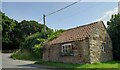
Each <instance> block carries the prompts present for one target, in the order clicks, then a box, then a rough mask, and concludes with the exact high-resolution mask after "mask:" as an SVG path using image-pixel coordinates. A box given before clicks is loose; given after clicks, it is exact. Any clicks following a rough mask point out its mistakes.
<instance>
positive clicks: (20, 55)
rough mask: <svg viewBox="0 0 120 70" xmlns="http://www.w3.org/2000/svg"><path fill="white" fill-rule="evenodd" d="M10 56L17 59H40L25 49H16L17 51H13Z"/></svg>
mask: <svg viewBox="0 0 120 70" xmlns="http://www.w3.org/2000/svg"><path fill="white" fill-rule="evenodd" d="M10 58H13V59H19V60H31V61H37V60H40V59H39V58H36V57H35V56H33V55H32V54H31V53H30V52H28V51H27V50H23V51H20V50H18V51H17V52H15V53H13V54H12V55H11V56H10Z"/></svg>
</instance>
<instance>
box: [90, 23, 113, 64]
mask: <svg viewBox="0 0 120 70" xmlns="http://www.w3.org/2000/svg"><path fill="white" fill-rule="evenodd" d="M89 45H90V63H95V62H104V61H109V60H112V58H113V57H112V42H111V39H110V37H109V35H108V33H107V31H106V29H105V26H104V25H103V23H102V22H101V23H99V24H98V26H97V28H96V29H95V30H94V32H93V33H92V34H91V36H90V39H89Z"/></svg>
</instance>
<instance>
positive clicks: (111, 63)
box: [35, 61, 120, 68]
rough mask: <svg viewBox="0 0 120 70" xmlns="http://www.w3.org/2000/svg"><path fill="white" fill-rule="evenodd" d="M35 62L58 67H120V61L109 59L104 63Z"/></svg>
mask: <svg viewBox="0 0 120 70" xmlns="http://www.w3.org/2000/svg"><path fill="white" fill-rule="evenodd" d="M35 64H40V65H47V66H52V67H57V68H119V67H120V61H109V62H103V63H94V64H70V63H61V62H51V61H37V62H36V63H35Z"/></svg>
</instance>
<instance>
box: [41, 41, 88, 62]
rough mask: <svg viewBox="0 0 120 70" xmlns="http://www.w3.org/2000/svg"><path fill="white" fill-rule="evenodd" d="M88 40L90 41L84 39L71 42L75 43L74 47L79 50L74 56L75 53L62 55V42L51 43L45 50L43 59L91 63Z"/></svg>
mask: <svg viewBox="0 0 120 70" xmlns="http://www.w3.org/2000/svg"><path fill="white" fill-rule="evenodd" d="M88 42H89V40H88V39H85V40H83V41H75V42H69V43H71V44H73V47H74V48H75V50H76V51H77V52H76V55H74V56H73V55H72V56H66V55H65V56H62V55H61V45H62V44H56V45H50V46H49V48H48V49H47V50H46V51H44V54H43V60H47V61H57V62H63V63H79V64H84V63H89V49H88ZM63 44H64V43H63Z"/></svg>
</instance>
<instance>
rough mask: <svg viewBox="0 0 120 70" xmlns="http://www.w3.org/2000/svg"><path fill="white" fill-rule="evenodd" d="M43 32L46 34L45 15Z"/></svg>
mask: <svg viewBox="0 0 120 70" xmlns="http://www.w3.org/2000/svg"><path fill="white" fill-rule="evenodd" d="M43 23H44V32H45V33H46V25H45V14H43Z"/></svg>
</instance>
